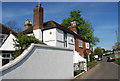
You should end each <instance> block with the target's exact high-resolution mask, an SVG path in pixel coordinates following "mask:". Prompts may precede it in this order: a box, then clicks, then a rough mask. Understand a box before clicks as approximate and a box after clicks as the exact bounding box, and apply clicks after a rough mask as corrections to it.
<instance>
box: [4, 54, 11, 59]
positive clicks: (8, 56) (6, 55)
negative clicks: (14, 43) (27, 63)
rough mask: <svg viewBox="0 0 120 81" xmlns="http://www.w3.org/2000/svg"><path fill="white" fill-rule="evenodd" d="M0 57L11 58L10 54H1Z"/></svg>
mask: <svg viewBox="0 0 120 81" xmlns="http://www.w3.org/2000/svg"><path fill="white" fill-rule="evenodd" d="M2 57H3V58H11V55H10V53H3V54H2Z"/></svg>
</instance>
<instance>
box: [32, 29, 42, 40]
mask: <svg viewBox="0 0 120 81" xmlns="http://www.w3.org/2000/svg"><path fill="white" fill-rule="evenodd" d="M33 33H34V35H35V37H36V38H37V39H39V40H40V41H42V31H41V29H36V30H33Z"/></svg>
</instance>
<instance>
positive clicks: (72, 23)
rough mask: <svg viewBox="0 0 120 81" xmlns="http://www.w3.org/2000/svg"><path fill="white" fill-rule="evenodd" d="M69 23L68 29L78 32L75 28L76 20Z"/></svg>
mask: <svg viewBox="0 0 120 81" xmlns="http://www.w3.org/2000/svg"><path fill="white" fill-rule="evenodd" d="M70 24H71V26H69V29H70V30H71V31H73V32H75V33H76V34H78V30H77V28H76V21H73V22H71V23H70Z"/></svg>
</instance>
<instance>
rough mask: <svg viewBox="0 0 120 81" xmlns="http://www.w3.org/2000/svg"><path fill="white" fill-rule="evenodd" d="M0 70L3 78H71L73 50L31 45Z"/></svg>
mask: <svg viewBox="0 0 120 81" xmlns="http://www.w3.org/2000/svg"><path fill="white" fill-rule="evenodd" d="M20 59H21V60H20ZM16 62H17V63H16ZM0 71H2V74H3V77H2V78H3V79H72V78H73V50H71V49H64V48H57V47H49V46H43V45H32V46H30V47H29V48H28V49H27V50H25V51H24V52H23V54H22V55H20V56H19V57H18V58H16V59H15V60H13V62H11V63H8V64H7V65H5V66H3V67H2V68H0Z"/></svg>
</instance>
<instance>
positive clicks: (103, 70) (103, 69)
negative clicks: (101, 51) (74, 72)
mask: <svg viewBox="0 0 120 81" xmlns="http://www.w3.org/2000/svg"><path fill="white" fill-rule="evenodd" d="M118 76H120V75H118V65H117V64H114V63H113V62H106V58H104V57H103V60H102V61H100V62H99V64H98V65H96V66H95V67H93V68H92V69H90V70H89V71H88V72H86V73H85V74H83V75H82V76H80V77H78V78H77V79H118Z"/></svg>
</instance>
